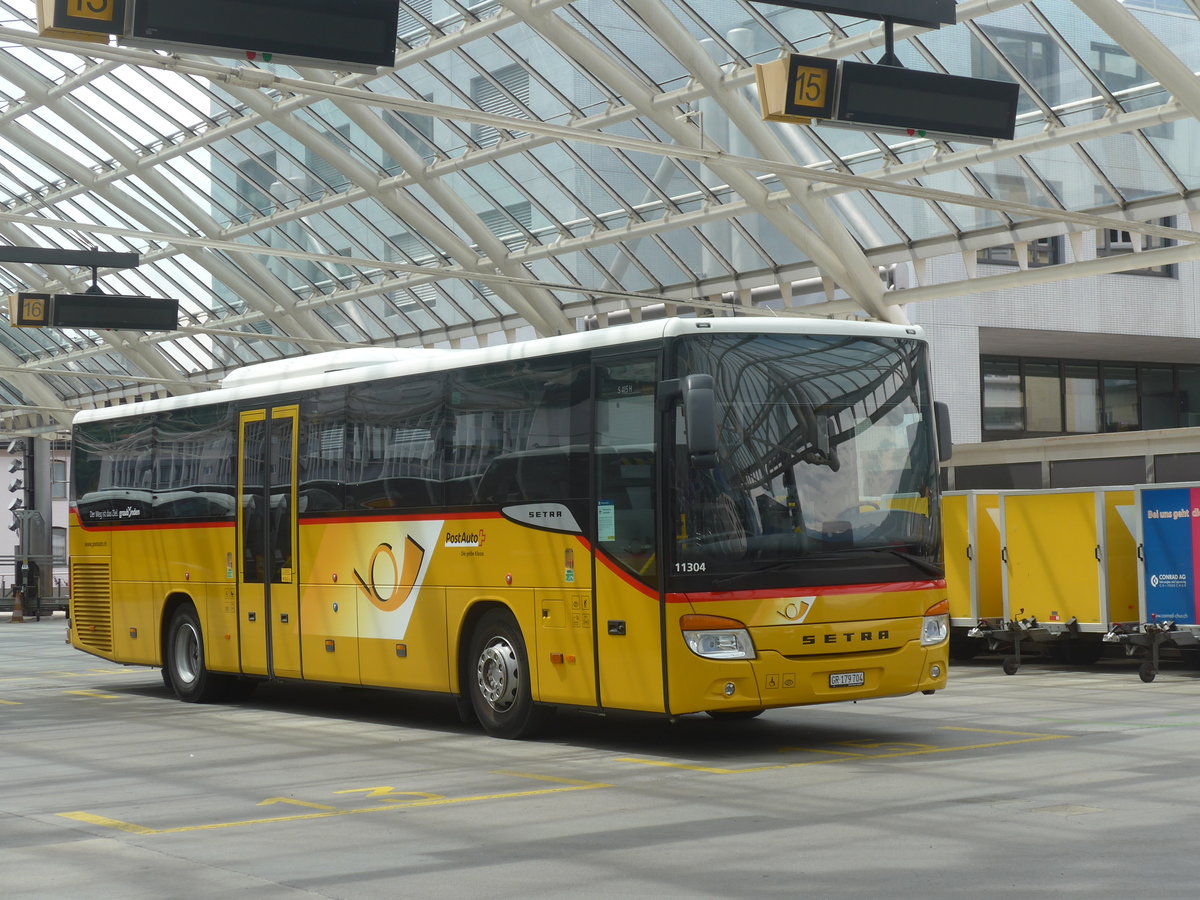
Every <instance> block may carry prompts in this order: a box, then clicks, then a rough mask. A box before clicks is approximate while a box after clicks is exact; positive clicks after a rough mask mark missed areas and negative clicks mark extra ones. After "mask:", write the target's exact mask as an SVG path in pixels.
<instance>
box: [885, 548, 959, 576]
mask: <svg viewBox="0 0 1200 900" xmlns="http://www.w3.org/2000/svg"><path fill="white" fill-rule="evenodd" d="M875 551H876V552H877V553H890V554H891V555H892V556H898V557H899V558H900V559H902V560H904V561H905V562H906V563H911V564H912V565H914V566H916V567H917V568H918V569H920V570H921V571H922V572H924V573H925V574H926V575H933V576H934V577H935V578H945V577H946V571H945V569H942V568H940V567H938V566H935V565H934V564H933V563H931V562H928V561H926V560H924V559H921V557H919V556H914V555H913V554H911V553H905V552H904V551H903V550H896V549H893V548H891V547H877V548H875Z"/></svg>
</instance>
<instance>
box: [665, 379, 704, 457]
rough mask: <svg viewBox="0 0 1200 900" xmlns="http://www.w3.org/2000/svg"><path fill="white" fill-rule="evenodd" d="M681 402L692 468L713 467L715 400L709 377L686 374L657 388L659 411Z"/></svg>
mask: <svg viewBox="0 0 1200 900" xmlns="http://www.w3.org/2000/svg"><path fill="white" fill-rule="evenodd" d="M677 400H678V401H682V405H683V418H684V423H685V427H686V429H687V449H688V456H689V457H690V458H691V463H692V465H693V466H695V467H696V468H699V469H712V468H715V467H716V465H717V399H716V391H715V390H714V389H713V377H712V376H711V375H688V376H686V377H685V378H682V379H673V380H671V381H664V382H662V384H660V385H659V393H658V402H659V409H661V410H663V411H666V410H668V409H670V408H671V407H672V406H674V405H675V402H676V401H677Z"/></svg>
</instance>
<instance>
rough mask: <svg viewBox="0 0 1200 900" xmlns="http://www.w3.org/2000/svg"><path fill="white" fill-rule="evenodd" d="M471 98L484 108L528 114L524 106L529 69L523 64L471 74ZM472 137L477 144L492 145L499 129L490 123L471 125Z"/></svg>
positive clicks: (497, 140)
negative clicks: (485, 74)
mask: <svg viewBox="0 0 1200 900" xmlns="http://www.w3.org/2000/svg"><path fill="white" fill-rule="evenodd" d="M471 99H472V100H474V101H475V103H476V105H477V106H478V107H479V108H480V109H481V110H482V111H483V112H486V113H494V114H496V115H498V116H514V117H517V118H528V114H527V113H526V112H525V107H528V105H529V70H528V69H526V68H525V67H524V66H517V65H513V66H505V67H504V68H503V69H498V70H496V71H495V72H493V73H492V77H491V78H483V77H479V78H472V79H471ZM510 133H511V134H512V136H513V137H523V136H524V135H525V134H526V133H527V132H524V131H514V132H510ZM471 138H472V139H473V140H474V141H475V143H477V144H478V145H479V146H480V147H492V146H495V145H496V144H498V143H500V131H499V130H498V129H496V128H494V127H492V126H491V125H472V126H471Z"/></svg>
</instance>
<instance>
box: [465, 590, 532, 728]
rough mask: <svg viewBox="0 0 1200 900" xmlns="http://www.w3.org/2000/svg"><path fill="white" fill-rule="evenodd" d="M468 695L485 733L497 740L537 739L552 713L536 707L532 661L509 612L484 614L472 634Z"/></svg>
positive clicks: (518, 628)
mask: <svg viewBox="0 0 1200 900" xmlns="http://www.w3.org/2000/svg"><path fill="white" fill-rule="evenodd" d="M467 663H468V666H467V672H466V673H465V675H466V681H467V693H468V694H469V695H470V697H471V706H472V707H473V708H474V710H475V715H476V717H477V718H478V719H479V724H480V725H482V726H483V730H484V731H486V732H487V733H488V734H490V735H492V736H493V737H499V738H523V737H530V736H532V735H533V734H535V733H536V732H537V731H538V730H539V729H540V728H541V727H542V726H543V725H544V724H545V721H546V718H547V716H548V711H547V710H546V709H545V708H544V707H540V706H537V705H536V704H534V702H533V697H532V695H531V692H530V686H529V678H530V672H529V656H528V654H527V653H526V652H525V640H524V638H523V637H522V636H521V629H520V626H518V625H517V623H516V620H515V619H513V617H512V614H511V613H509V612H508V611H507V610H501V609H493V610H491V611H489V612H488V613H486V614H485V615H484V616H483V618H482V619H480V620H479V623H478V624H477V625H476V626H475V629H474V631H472V633H471V644H470V651H469V655H468V658H467Z"/></svg>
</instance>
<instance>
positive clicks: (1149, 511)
mask: <svg viewBox="0 0 1200 900" xmlns="http://www.w3.org/2000/svg"><path fill="white" fill-rule="evenodd" d="M1136 493H1137V498H1136V501H1137V502H1136V507H1135V516H1136V520H1135V523H1134V525H1135V533H1136V536H1137V537H1136V539H1137V549H1138V553H1137V581H1138V619H1137V621H1136V622H1135V623H1133V624H1116V625H1114V626H1113V627H1112V629H1110V631H1109V633H1108V634H1106V635H1105V637H1104V640H1105V641H1108V642H1110V643H1114V644H1120V645H1121V646H1122V647H1124V648H1125V652H1126V654H1127V655H1129V656H1133V655H1135V654H1143V655H1145V656H1147V657H1148V658H1147V659H1146V660H1145V661H1143V663H1142V664H1141V666H1140V667H1139V668H1138V676H1139V677H1140V678H1141V679H1142V681H1145V682H1151V681H1153V680H1154V679H1155V677H1156V676H1157V675H1158V668H1159V653H1160V651H1161V650H1162V648H1164V647H1172V648H1175V649H1180V650H1184V651H1187V650H1192V649H1200V566H1198V565H1197V563H1198V560H1200V483H1183V484H1153V485H1142V486H1140V487H1138V488H1137V490H1136Z"/></svg>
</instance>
